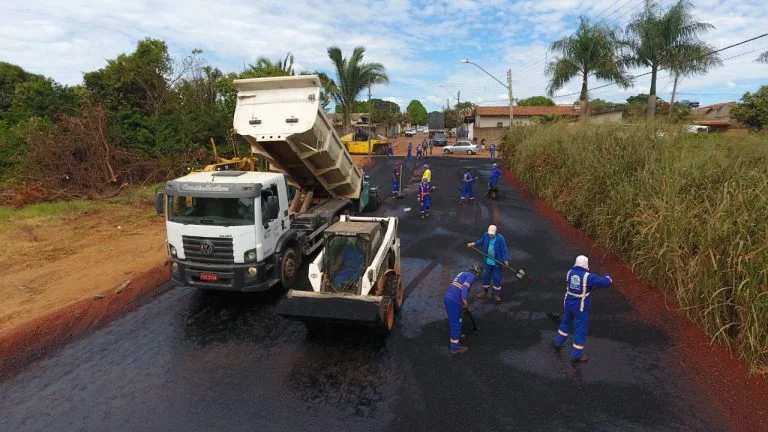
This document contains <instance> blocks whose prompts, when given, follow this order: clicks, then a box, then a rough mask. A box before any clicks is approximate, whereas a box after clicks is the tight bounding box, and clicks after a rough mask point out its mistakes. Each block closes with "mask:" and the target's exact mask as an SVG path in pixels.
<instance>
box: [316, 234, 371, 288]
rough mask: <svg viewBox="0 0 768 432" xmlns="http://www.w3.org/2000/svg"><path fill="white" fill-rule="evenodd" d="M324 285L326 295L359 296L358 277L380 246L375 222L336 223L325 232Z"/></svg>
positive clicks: (360, 276) (359, 279)
mask: <svg viewBox="0 0 768 432" xmlns="http://www.w3.org/2000/svg"><path fill="white" fill-rule="evenodd" d="M324 236H325V254H324V256H323V263H322V266H323V274H324V275H325V277H324V281H323V283H324V284H327V286H326V290H327V291H329V292H339V293H349V294H359V293H360V289H361V280H362V276H363V274H364V273H365V269H366V268H368V266H369V265H370V264H371V262H372V261H373V258H374V256H375V254H376V251H377V250H378V249H379V246H381V241H382V237H381V236H382V234H381V226H380V225H379V224H378V223H365V222H348V221H347V222H336V223H335V224H333V225H331V226H330V227H329V228H328V229H326V230H325V233H324Z"/></svg>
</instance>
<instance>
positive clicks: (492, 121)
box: [475, 111, 531, 140]
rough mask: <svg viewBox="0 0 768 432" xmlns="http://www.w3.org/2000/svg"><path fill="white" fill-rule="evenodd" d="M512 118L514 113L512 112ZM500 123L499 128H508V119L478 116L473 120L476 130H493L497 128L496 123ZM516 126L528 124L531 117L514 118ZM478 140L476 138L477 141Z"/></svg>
mask: <svg viewBox="0 0 768 432" xmlns="http://www.w3.org/2000/svg"><path fill="white" fill-rule="evenodd" d="M512 114H513V116H514V111H512ZM499 122H501V127H509V117H508V116H507V117H487V116H480V115H478V116H477V117H476V118H475V127H477V128H495V127H498V123H499ZM514 122H515V124H516V125H518V124H520V125H523V124H530V123H531V117H514ZM479 139H480V138H478V140H479Z"/></svg>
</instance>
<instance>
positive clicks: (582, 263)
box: [574, 255, 589, 270]
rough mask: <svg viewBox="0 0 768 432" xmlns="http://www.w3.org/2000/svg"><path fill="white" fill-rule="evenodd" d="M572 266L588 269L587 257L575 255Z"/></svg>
mask: <svg viewBox="0 0 768 432" xmlns="http://www.w3.org/2000/svg"><path fill="white" fill-rule="evenodd" d="M574 266H575V267H581V268H583V269H586V270H589V258H587V257H585V256H584V255H579V256H577V257H576V264H574Z"/></svg>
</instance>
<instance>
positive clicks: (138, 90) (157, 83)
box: [83, 38, 186, 116]
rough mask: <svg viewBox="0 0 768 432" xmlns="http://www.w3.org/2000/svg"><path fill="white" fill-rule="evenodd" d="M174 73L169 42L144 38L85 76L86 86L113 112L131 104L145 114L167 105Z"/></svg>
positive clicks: (179, 76)
mask: <svg viewBox="0 0 768 432" xmlns="http://www.w3.org/2000/svg"><path fill="white" fill-rule="evenodd" d="M179 72H180V73H179V74H177V75H176V76H175V77H174V76H173V75H174V67H173V62H172V60H171V57H170V55H169V54H168V46H167V45H166V44H165V42H163V41H161V40H157V39H150V38H147V39H143V40H141V41H139V42H138V43H137V44H136V51H134V52H133V53H131V54H120V55H119V56H118V57H117V58H116V59H114V60H108V61H107V66H105V67H104V68H102V69H99V70H97V71H94V72H88V73H86V74H85V75H84V76H83V80H84V82H85V87H86V88H87V89H88V90H90V91H91V92H92V93H93V94H94V95H95V96H96V98H97V100H99V101H101V102H102V103H103V104H104V105H105V107H106V108H107V109H108V110H109V111H110V112H113V113H115V112H118V111H121V110H122V109H124V108H126V107H128V108H130V109H132V110H134V111H136V112H137V113H138V114H139V115H142V116H153V115H156V114H158V113H159V112H160V111H161V109H163V108H164V107H165V103H166V102H167V98H168V96H169V95H170V92H171V85H172V84H173V83H174V82H175V81H177V80H178V79H180V78H181V76H182V75H183V72H186V71H185V70H182V71H179Z"/></svg>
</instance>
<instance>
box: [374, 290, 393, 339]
mask: <svg viewBox="0 0 768 432" xmlns="http://www.w3.org/2000/svg"><path fill="white" fill-rule="evenodd" d="M394 326H395V305H394V302H393V301H392V300H391V299H390V298H389V297H387V296H385V297H384V298H383V299H382V300H381V304H380V305H379V324H378V329H377V330H378V333H379V335H381V336H384V337H386V336H388V335H389V334H390V333H391V332H392V328H393V327H394Z"/></svg>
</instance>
